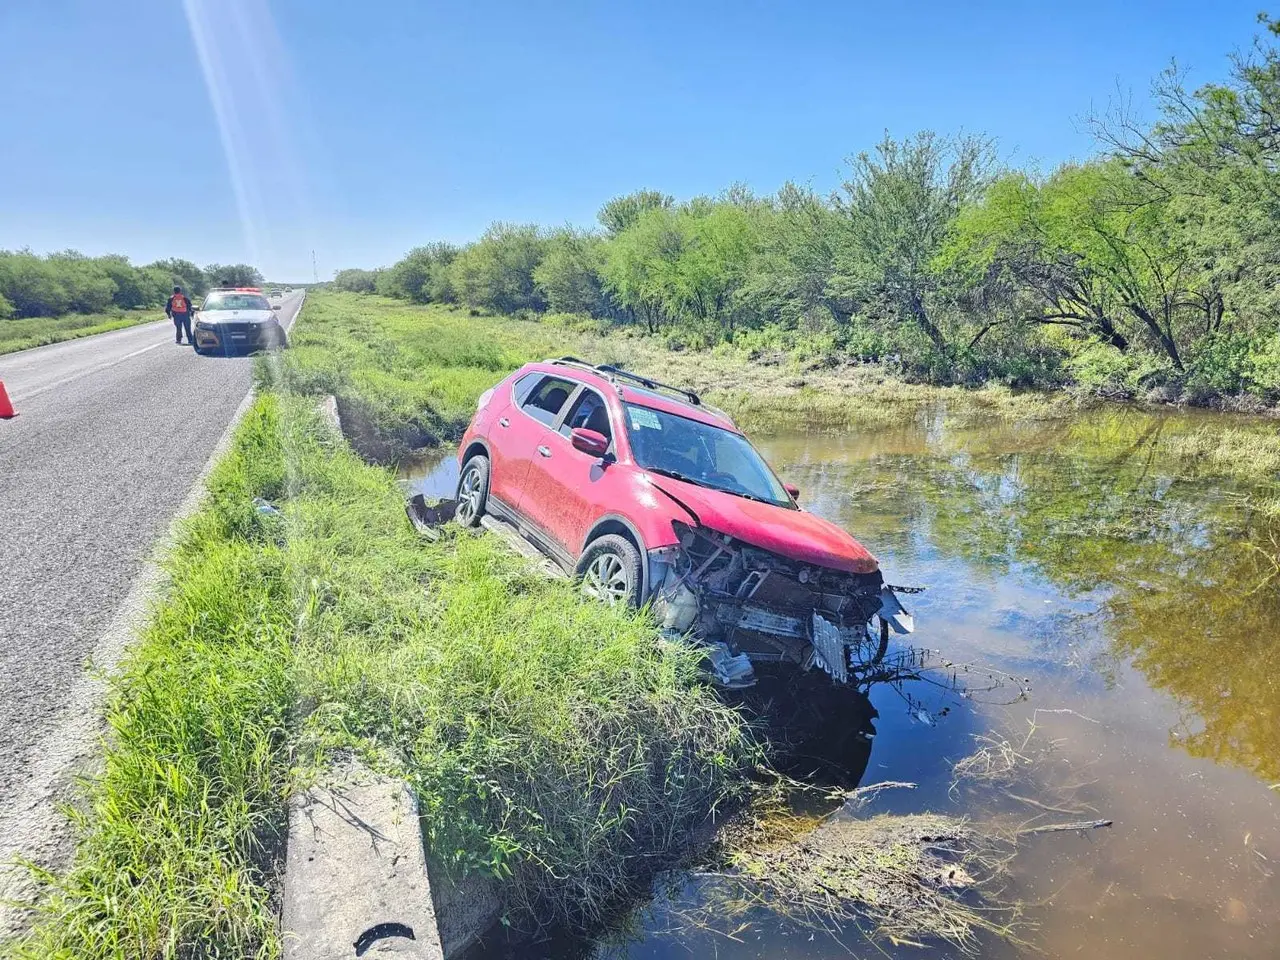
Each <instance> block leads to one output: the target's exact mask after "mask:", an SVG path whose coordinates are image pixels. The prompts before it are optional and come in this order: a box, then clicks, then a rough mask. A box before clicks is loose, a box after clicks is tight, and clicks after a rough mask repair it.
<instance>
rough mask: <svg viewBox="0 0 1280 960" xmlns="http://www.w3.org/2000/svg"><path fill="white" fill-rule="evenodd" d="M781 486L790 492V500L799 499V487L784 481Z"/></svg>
mask: <svg viewBox="0 0 1280 960" xmlns="http://www.w3.org/2000/svg"><path fill="white" fill-rule="evenodd" d="M782 487H783V489H784V490H786V491H787V493H789V494H791V499H792V500H799V499H800V488H799V487H797V486H796V485H795V484H794V483H784V484H783V485H782Z"/></svg>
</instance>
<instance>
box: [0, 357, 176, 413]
mask: <svg viewBox="0 0 1280 960" xmlns="http://www.w3.org/2000/svg"><path fill="white" fill-rule="evenodd" d="M163 346H164V343H153V344H151V346H149V347H143V348H142V349H141V350H134V351H133V352H132V353H126V354H125V355H124V356H123V357H116V358H115V359H114V360H108V361H107V362H106V363H100V364H98V365H97V366H96V367H89V368H88V369H87V370H81V371H79V372H78V373H73V374H72V375H71V376H69V377H63V378H62V379H61V380H55V381H54V382H53V383H46V384H45V385H44V386H43V387H41V388H40V389H38V390H32V391H30V392H24V393H14V395H13V399H14V400H30V399H31V398H32V397H38V396H40V394H42V393H45V392H47V391H49V390H52V389H54V388H55V387H61V386H64V385H66V384H68V383H70V382H71V381H73V380H79V379H80V378H81V377H87V376H89V374H91V373H97V372H98V371H100V370H106V369H107V368H108V367H114V366H116V365H117V364H120V363H124V362H125V361H126V360H132V359H133V358H134V357H137V356H140V355H141V354H144V353H146V352H147V351H148V350H155V349H156V348H157V347H163Z"/></svg>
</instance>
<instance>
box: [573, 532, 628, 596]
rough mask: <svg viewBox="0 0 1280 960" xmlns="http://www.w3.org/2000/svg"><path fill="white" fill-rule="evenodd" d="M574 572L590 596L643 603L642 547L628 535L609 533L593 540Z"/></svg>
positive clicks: (584, 591)
mask: <svg viewBox="0 0 1280 960" xmlns="http://www.w3.org/2000/svg"><path fill="white" fill-rule="evenodd" d="M574 574H575V575H576V576H577V577H578V579H579V580H580V581H581V583H582V592H583V593H585V594H587V595H588V596H591V597H595V598H596V599H598V600H603V601H604V602H605V603H607V604H609V605H610V606H613V605H615V604H618V603H622V604H625V605H626V606H628V607H638V606H640V586H641V580H642V573H641V563H640V551H639V550H637V549H636V547H635V544H633V543H632V542H631V541H630V540H628V539H627V538H626V537H620V536H618V535H617V534H616V533H608V534H605V535H604V536H603V537H597V538H596V539H595V540H592V541H591V543H589V544H588V545H587V549H586V550H584V551H583V552H582V559H580V560H579V561H578V567H577V569H576V570H575V571H574Z"/></svg>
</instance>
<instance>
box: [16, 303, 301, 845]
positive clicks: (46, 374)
mask: <svg viewBox="0 0 1280 960" xmlns="http://www.w3.org/2000/svg"><path fill="white" fill-rule="evenodd" d="M280 303H281V311H280V318H281V322H283V323H285V324H286V325H289V324H291V323H292V321H293V318H294V316H295V315H296V314H297V311H298V309H299V307H300V306H301V304H302V295H301V294H300V293H298V294H292V295H290V296H288V297H286V298H284V299H283V300H282V301H280ZM252 367H253V360H252V359H251V358H248V357H237V358H230V359H228V358H215V357H197V356H196V355H195V353H194V352H193V351H192V349H191V348H190V347H189V346H185V345H184V346H177V345H175V344H174V342H173V325H172V324H170V323H169V322H167V321H165V322H162V323H154V324H147V325H145V326H139V327H132V328H129V329H125V330H118V331H114V332H112V333H106V334H102V335H100V336H96V337H87V338H84V339H81V340H72V341H67V342H65V343H59V344H53V345H52V346H48V347H39V348H37V349H34V350H26V351H23V352H21V353H16V354H11V355H8V356H0V381H3V382H4V384H5V387H6V388H7V389H8V391H9V396H10V398H11V399H12V400H13V402H14V406H15V407H16V408H17V411H18V414H19V415H18V416H17V417H16V418H14V419H12V420H0V811H3V810H4V809H5V808H6V807H7V806H8V805H9V803H10V801H11V800H12V799H13V798H14V797H16V796H17V795H18V793H19V791H20V790H21V788H22V787H23V785H24V784H25V783H26V781H27V780H28V779H29V778H30V777H31V776H32V773H31V771H32V770H33V769H34V765H35V764H36V763H37V762H38V761H39V760H40V756H39V754H40V753H41V752H42V748H41V744H42V742H45V741H47V738H48V737H49V731H50V729H51V727H52V725H53V724H54V723H55V721H56V719H57V717H58V715H59V714H60V713H61V712H64V711H65V708H66V707H67V706H68V703H67V701H68V698H69V696H70V691H71V690H72V689H73V687H75V685H76V683H77V681H78V680H79V679H80V678H81V675H82V674H83V673H84V670H85V666H86V659H87V658H89V655H90V653H91V652H92V651H93V649H94V646H95V642H96V641H97V640H98V638H99V637H100V636H102V635H103V632H104V630H106V629H107V627H108V625H109V624H111V622H112V619H113V617H114V615H115V614H116V612H117V608H119V607H120V605H121V603H122V601H123V599H124V597H125V596H126V594H128V593H129V590H130V586H131V585H132V584H133V582H134V580H135V578H137V577H138V576H139V574H140V571H141V570H142V569H143V566H144V564H145V562H146V560H147V558H148V556H149V555H150V553H151V550H152V547H153V545H154V544H155V542H156V540H157V538H158V537H159V536H160V535H161V534H163V533H164V532H165V531H166V530H167V528H168V525H169V523H170V521H171V519H172V517H173V516H174V513H175V511H176V510H177V509H178V507H179V505H180V504H181V503H182V501H183V499H184V498H185V497H186V496H187V493H188V491H189V490H190V489H191V487H192V484H193V483H194V482H195V480H196V479H197V477H198V476H199V474H200V471H201V469H202V468H203V467H204V466H205V463H206V461H208V459H209V456H210V454H211V453H212V452H213V450H214V447H215V446H216V445H217V443H218V440H219V439H220V438H221V436H222V434H223V433H224V432H225V430H226V428H227V425H228V423H229V422H230V420H231V417H232V416H233V414H234V413H235V411H236V409H237V408H238V407H239V406H240V404H241V402H242V401H243V400H244V398H245V395H246V393H247V392H248V390H249V385H250V377H251V372H252ZM71 706H74V705H71ZM45 746H46V747H47V743H45ZM0 822H2V821H0ZM4 840H5V838H4V837H0V847H3V846H4Z"/></svg>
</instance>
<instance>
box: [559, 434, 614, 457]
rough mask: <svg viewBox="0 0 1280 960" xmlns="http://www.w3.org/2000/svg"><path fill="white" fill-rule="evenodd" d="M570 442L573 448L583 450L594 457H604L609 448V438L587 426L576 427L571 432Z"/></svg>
mask: <svg viewBox="0 0 1280 960" xmlns="http://www.w3.org/2000/svg"><path fill="white" fill-rule="evenodd" d="M569 442H570V443H572V444H573V449H575V450H581V451H582V452H583V453H585V454H589V455H590V456H593V457H603V456H604V455H605V453H606V452H607V451H608V449H609V438H608V437H606V436H605V435H604V434H603V433H600V432H599V431H598V430H588V429H587V428H586V427H574V428H573V430H572V431H570V433H569Z"/></svg>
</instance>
